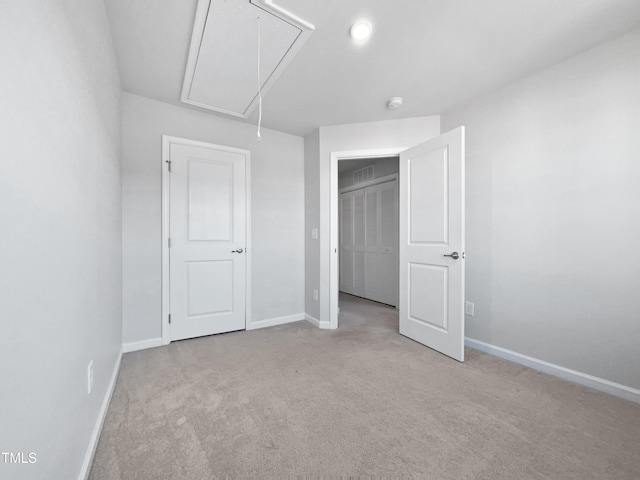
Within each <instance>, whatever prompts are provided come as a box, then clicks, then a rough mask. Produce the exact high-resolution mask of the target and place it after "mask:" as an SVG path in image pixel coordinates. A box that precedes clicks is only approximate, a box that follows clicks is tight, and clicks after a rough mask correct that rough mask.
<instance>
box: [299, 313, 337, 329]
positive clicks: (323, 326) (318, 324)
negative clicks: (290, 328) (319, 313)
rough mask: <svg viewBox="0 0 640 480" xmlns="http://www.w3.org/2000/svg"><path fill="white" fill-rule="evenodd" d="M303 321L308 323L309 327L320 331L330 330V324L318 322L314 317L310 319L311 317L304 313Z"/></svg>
mask: <svg viewBox="0 0 640 480" xmlns="http://www.w3.org/2000/svg"><path fill="white" fill-rule="evenodd" d="M304 319H305V320H306V321H307V322H309V323H310V324H311V325H313V326H314V327H318V328H320V329H322V330H330V329H331V323H330V322H321V321H320V320H318V319H317V318H315V317H312V316H311V315H308V314H306V313H305V315H304Z"/></svg>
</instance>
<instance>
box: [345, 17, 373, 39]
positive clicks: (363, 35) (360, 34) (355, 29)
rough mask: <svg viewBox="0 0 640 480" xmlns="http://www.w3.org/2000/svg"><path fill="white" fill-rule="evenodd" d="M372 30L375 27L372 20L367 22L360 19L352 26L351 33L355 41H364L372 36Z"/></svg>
mask: <svg viewBox="0 0 640 480" xmlns="http://www.w3.org/2000/svg"><path fill="white" fill-rule="evenodd" d="M371 30H373V27H372V26H371V23H370V22H367V21H366V20H358V21H357V22H356V23H354V24H353V25H352V26H351V30H349V34H350V35H351V38H353V39H354V40H355V41H357V42H362V41H364V40H366V39H367V38H369V36H371Z"/></svg>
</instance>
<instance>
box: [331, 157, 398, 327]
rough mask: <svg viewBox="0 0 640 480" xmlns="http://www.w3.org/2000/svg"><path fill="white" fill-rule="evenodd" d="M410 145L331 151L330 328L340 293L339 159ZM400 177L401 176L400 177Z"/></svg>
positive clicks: (332, 325) (334, 323)
mask: <svg viewBox="0 0 640 480" xmlns="http://www.w3.org/2000/svg"><path fill="white" fill-rule="evenodd" d="M407 148H409V147H390V148H374V149H369V150H345V151H337V152H331V164H330V167H329V174H330V182H331V184H330V191H331V193H330V198H329V200H330V207H329V235H330V238H329V328H330V329H336V328H338V308H339V305H338V298H339V294H340V269H339V265H338V247H339V244H338V243H339V237H338V222H339V217H340V216H339V215H338V195H339V189H338V161H340V160H354V159H359V158H371V159H375V158H384V157H392V156H395V155H400V153H401V152H402V151H404V150H406V149H407ZM398 178H399V177H398Z"/></svg>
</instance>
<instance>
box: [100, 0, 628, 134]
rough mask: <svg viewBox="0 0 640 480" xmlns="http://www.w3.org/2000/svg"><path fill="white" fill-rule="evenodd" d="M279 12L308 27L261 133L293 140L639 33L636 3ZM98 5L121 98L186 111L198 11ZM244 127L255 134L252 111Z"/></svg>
mask: <svg viewBox="0 0 640 480" xmlns="http://www.w3.org/2000/svg"><path fill="white" fill-rule="evenodd" d="M217 1H224V0H217ZM248 1H249V0H247V2H248ZM275 3H277V4H278V5H280V6H282V7H284V8H286V9H287V10H290V11H291V12H293V13H294V14H296V15H298V16H300V17H302V18H303V19H305V20H307V21H309V22H310V23H312V24H314V25H315V27H316V31H315V33H314V34H313V35H312V36H311V38H310V39H309V40H308V41H307V43H306V45H305V46H304V48H303V49H302V51H300V53H298V55H297V57H296V58H295V59H294V60H293V62H292V63H291V64H290V65H289V67H288V68H287V70H286V71H285V72H284V73H283V74H282V76H281V77H280V78H279V79H278V81H277V82H276V84H275V85H274V86H273V87H272V88H271V90H269V92H268V94H267V95H266V96H265V98H264V113H263V125H264V126H265V127H268V128H273V129H276V130H280V131H283V132H288V133H292V134H296V135H307V134H308V133H310V132H311V131H313V129H315V128H317V127H318V126H322V125H337V124H344V123H355V122H367V121H376V120H389V119H395V118H407V117H417V116H424V115H436V114H440V113H443V112H446V111H447V110H449V109H451V108H454V107H456V106H458V105H460V104H462V103H464V102H466V101H469V100H471V99H473V98H474V97H476V96H478V95H481V94H483V93H486V92H489V91H491V90H495V89H497V88H499V87H501V86H503V85H506V84H508V83H510V82H512V81H514V80H516V79H518V78H522V77H524V76H526V75H528V74H530V73H533V72H535V71H537V70H540V69H542V68H545V67H548V66H550V65H553V64H554V63H557V62H559V61H561V60H564V59H566V58H569V57H571V56H573V55H576V54H577V53H579V52H582V51H584V50H587V49H589V48H591V47H593V46H595V45H597V44H599V43H602V42H604V41H606V40H609V39H612V38H615V37H616V36H619V35H621V34H622V33H624V32H626V31H628V30H631V29H633V28H635V27H638V26H640V0H393V1H392V0H348V1H347V0H275ZM105 4H106V6H107V11H108V14H109V19H110V23H111V29H112V34H113V40H114V44H115V48H116V55H117V58H118V63H119V66H120V74H121V78H122V85H123V88H124V90H125V91H127V92H131V93H135V94H138V95H142V96H145V97H149V98H153V99H157V100H161V101H164V102H168V103H173V104H177V105H182V106H185V105H184V104H181V103H180V102H179V99H180V92H181V88H182V82H183V79H184V73H185V66H186V62H187V55H188V51H189V42H190V40H191V32H192V28H193V23H194V17H195V11H196V4H197V0H163V1H162V2H158V1H157V0H105ZM361 17H365V18H367V19H369V20H370V21H371V23H372V24H373V28H374V32H373V35H372V37H371V39H370V40H369V42H368V43H366V44H365V45H362V46H358V45H355V44H354V43H352V42H351V41H350V37H349V35H348V31H349V27H350V26H351V24H352V23H353V22H354V21H355V20H356V19H358V18H361ZM228 61H229V62H233V61H234V58H233V57H232V56H230V58H229V60H228ZM392 96H402V97H404V99H405V103H404V106H403V107H402V108H401V109H399V110H394V111H392V110H389V109H387V108H386V101H387V99H388V98H389V97H392ZM185 107H186V106H185ZM186 108H195V109H197V107H186ZM203 111H205V110H203ZM209 113H211V114H212V115H216V114H215V113H213V112H209ZM246 121H247V122H250V123H254V124H255V123H256V121H257V112H254V113H253V115H251V116H250V117H249V118H248V119H247V120H246Z"/></svg>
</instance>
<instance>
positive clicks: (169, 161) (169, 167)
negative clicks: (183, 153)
mask: <svg viewBox="0 0 640 480" xmlns="http://www.w3.org/2000/svg"><path fill="white" fill-rule="evenodd" d="M165 162H167V168H168V169H169V172H171V160H165Z"/></svg>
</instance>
